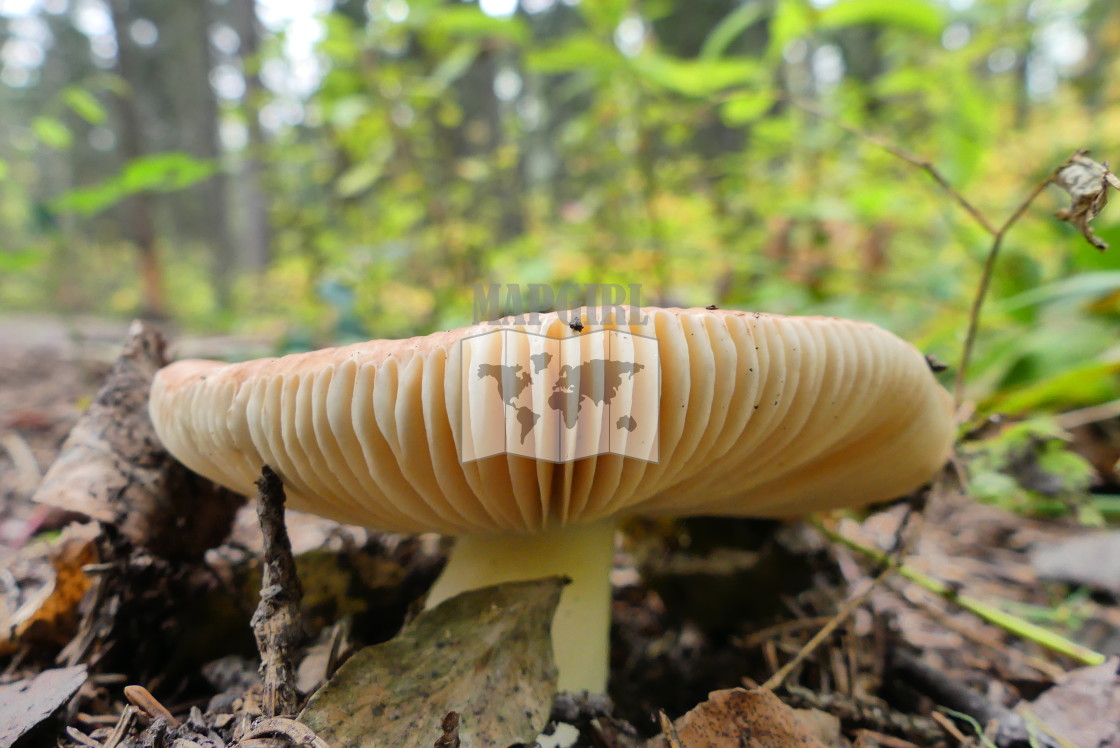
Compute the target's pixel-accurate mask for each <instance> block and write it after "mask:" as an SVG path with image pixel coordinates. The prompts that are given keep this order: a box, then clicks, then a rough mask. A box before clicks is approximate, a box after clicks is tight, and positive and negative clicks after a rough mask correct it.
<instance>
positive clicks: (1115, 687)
mask: <svg viewBox="0 0 1120 748" xmlns="http://www.w3.org/2000/svg"><path fill="white" fill-rule="evenodd" d="M1118 665H1120V660H1117V659H1116V658H1113V659H1111V660H1109V661H1108V662H1106V663H1104V664H1103V665H1094V666H1093V667H1083V668H1078V669H1077V670H1073V671H1071V672H1069V673H1066V675H1065V676H1064V677H1063V678H1062V680H1061V682H1060V683H1058V685H1056V686H1054V687H1053V688H1051V689H1050V690H1048V691H1046V692H1045V693H1043V694H1042V695H1041V696H1039V697H1038V698H1037V699H1035V700H1034V701H1033V702H1031V704H1030V705H1029V706H1028V707H1026V708H1025V709H1024V708H1022V707H1021V708H1020V709H1019V711H1021V712H1022V713H1023V716H1024V717H1025V718H1026V721H1027V723H1028V724H1032V723H1033V724H1034V725H1035V726H1036V727H1039V728H1041V729H1042V731H1043V732H1045V733H1048V734H1049V735H1051V736H1052V737H1054V738H1059V739H1061V740H1064V741H1067V743H1069V744H1073V745H1076V746H1078V748H1120V677H1118V676H1117V666H1118Z"/></svg>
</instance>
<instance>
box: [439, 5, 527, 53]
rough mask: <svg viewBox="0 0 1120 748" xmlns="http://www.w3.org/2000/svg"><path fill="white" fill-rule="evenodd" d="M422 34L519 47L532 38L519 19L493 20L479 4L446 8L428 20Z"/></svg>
mask: <svg viewBox="0 0 1120 748" xmlns="http://www.w3.org/2000/svg"><path fill="white" fill-rule="evenodd" d="M422 31H423V32H424V33H425V34H443V35H446V36H450V37H454V38H456V39H505V40H506V41H509V42H514V43H518V44H520V43H523V42H526V41H528V40H529V38H530V37H531V34H530V32H529V27H528V26H527V25H526V24H525V21H524V20H523V19H521V18H520V17H518V16H511V17H509V18H493V17H491V16H488V15H486V14H485V13H483V12H482V11H481V10H479V8H478V6H477V5H457V6H446V7H444V8H442V9H441V10H440V12H439V13H434V14H432V15H431V16H430V17H429V18H428V19H427V21H426V23H425V24H424V26H423V28H422Z"/></svg>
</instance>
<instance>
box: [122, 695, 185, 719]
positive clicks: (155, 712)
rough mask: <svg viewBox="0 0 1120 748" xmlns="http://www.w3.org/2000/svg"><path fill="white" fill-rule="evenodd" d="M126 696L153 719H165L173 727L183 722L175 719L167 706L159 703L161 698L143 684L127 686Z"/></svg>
mask: <svg viewBox="0 0 1120 748" xmlns="http://www.w3.org/2000/svg"><path fill="white" fill-rule="evenodd" d="M124 697H125V698H126V699H128V701H129V703H130V704H132V705H133V706H134V707H136V708H137V709H139V710H140V711H142V712H144V714H146V715H148V716H149V717H151V718H152V719H165V720H167V724H169V725H171V726H172V727H178V726H179V725H181V724H182V723H181V722H180V721H179V720H177V719H175V717H174V716H173V715H172V714H171V712H170V711H169V710H168V708H167V707H165V706H164V705H163V704H161V703H159V700H157V699H156V697H155V696H152V694H151V692H150V691H148V689H146V688H144V687H143V686H125V687H124Z"/></svg>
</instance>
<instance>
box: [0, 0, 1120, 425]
mask: <svg viewBox="0 0 1120 748" xmlns="http://www.w3.org/2000/svg"><path fill="white" fill-rule="evenodd" d="M1118 49H1120V3H1117V2H1115V0H649V1H648V2H636V1H627V0H582V1H580V0H564V1H557V0H520V1H519V0H481V2H461V1H460V0H368V1H367V0H334V1H333V2H332V1H331V0H190V1H189V2H187V1H176V2H171V1H169V0H0V66H2V68H0V310H2V311H7V312H50V313H55V314H60V315H77V314H97V315H109V316H119V317H127V316H130V315H136V314H139V313H142V314H146V315H149V316H156V317H165V318H169V319H171V320H174V321H175V322H177V323H178V324H180V325H181V326H183V327H185V328H187V329H190V330H194V331H197V332H204V331H215V330H221V331H228V332H235V333H249V332H251V333H253V334H265V335H268V336H270V337H271V338H273V339H275V340H277V341H283V344H284V345H287V346H288V347H290V348H295V347H299V346H310V345H320V344H324V343H330V342H346V341H350V340H354V339H359V338H360V339H365V338H370V337H401V336H406V335H411V334H422V333H426V332H429V331H432V330H435V329H441V328H449V327H456V326H460V325H463V324H467V323H469V322H470V321H471V316H472V312H473V301H474V298H473V292H472V284H475V283H550V284H557V285H558V284H560V283H564V282H575V283H595V282H615V283H623V284H631V283H641V284H643V286H642V302H643V303H645V304H657V305H670V304H673V305H683V306H694V305H698V306H703V305H707V304H711V303H715V304H718V305H720V306H721V307H734V308H742V309H749V310H757V311H770V312H780V313H814V314H835V315H842V316H850V317H857V318H862V319H868V320H872V321H875V322H879V323H881V324H884V325H886V326H888V327H889V328H890V329H892V330H894V331H895V332H897V333H899V334H901V335H903V336H906V337H907V338H909V339H911V340H913V341H914V342H915V343H916V344H917V345H919V347H921V348H922V349H923V350H925V351H927V352H929V353H932V354H935V355H936V356H937V357H939V358H940V359H942V360H944V361H946V362H947V363H950V364H955V363H956V362H957V360H958V359H959V356H960V345H961V341H962V339H963V336H964V330H965V326H966V323H967V318H968V307H969V304H970V301H971V297H972V295H973V293H974V291H975V288H976V284H977V282H978V279H979V276H980V269H981V265H982V262H983V258H984V256H985V254H986V252H987V249H988V247H989V245H990V237H988V236H987V235H986V234H985V233H984V232H983V231H982V230H981V229H980V228H979V227H978V226H977V225H976V224H975V222H974V221H972V219H971V218H970V217H969V216H968V215H967V214H966V213H965V212H964V211H963V210H961V209H960V207H959V206H958V205H956V204H955V203H954V202H953V201H952V200H951V199H950V198H949V197H948V196H946V194H945V193H944V192H943V191H941V190H940V189H939V188H938V187H937V185H936V184H934V183H933V181H932V180H930V179H929V178H928V176H927V175H926V174H924V173H922V172H921V171H920V170H918V169H916V168H914V167H913V166H912V165H909V164H907V163H905V162H903V161H901V160H899V159H898V158H896V157H894V156H892V155H891V154H889V153H887V152H885V151H883V150H881V149H878V148H876V147H875V146H873V145H870V144H868V143H866V142H864V141H863V140H861V139H859V138H857V137H855V136H853V135H852V134H850V133H849V132H846V131H845V129H844V128H842V127H840V126H838V125H837V123H836V122H834V121H830V120H826V119H822V118H819V117H817V116H814V115H813V114H810V113H809V112H807V111H806V110H805V109H804V108H801V107H798V106H794V105H792V104H791V102H792V101H795V100H799V101H803V102H807V103H809V104H812V105H815V106H817V107H819V108H820V109H822V110H824V111H827V112H828V113H830V114H831V116H833V117H835V118H836V120H838V121H841V122H844V123H846V124H848V125H851V126H852V127H855V128H858V129H859V130H861V131H864V132H867V133H874V134H877V135H879V136H882V137H884V138H887V139H888V140H890V141H893V142H895V143H898V144H900V145H902V146H904V147H905V148H907V149H909V150H911V151H914V152H916V153H919V154H922V155H923V156H925V157H928V158H929V159H930V160H931V161H932V162H933V163H935V164H936V165H937V166H938V167H939V168H940V169H941V170H942V171H943V172H944V173H945V174H946V175H947V176H948V178H949V180H950V181H951V182H952V184H953V185H954V186H956V187H957V188H959V189H960V190H961V191H962V192H963V193H964V194H966V195H968V196H969V197H970V199H971V200H972V201H973V202H974V203H975V204H976V205H977V206H978V207H979V209H980V210H981V211H983V212H984V213H985V214H986V215H988V216H989V218H990V219H991V220H992V221H993V222H994V223H997V224H998V223H999V222H1002V220H1003V219H1004V218H1005V217H1006V216H1007V215H1008V214H1009V213H1010V212H1011V211H1012V210H1013V209H1014V207H1015V206H1016V205H1018V204H1019V203H1020V201H1021V200H1022V199H1023V197H1024V196H1025V195H1026V194H1027V193H1028V192H1029V190H1030V189H1031V187H1032V186H1033V185H1034V184H1035V183H1036V182H1037V181H1038V180H1039V179H1041V178H1043V177H1045V176H1046V175H1047V174H1048V173H1050V172H1051V170H1053V169H1054V168H1055V167H1056V166H1058V165H1059V164H1061V163H1062V162H1063V161H1065V159H1066V158H1067V157H1068V156H1069V155H1070V153H1071V152H1072V151H1074V150H1075V149H1077V148H1090V149H1092V153H1093V155H1094V157H1095V158H1097V159H1099V160H1104V161H1107V160H1109V159H1110V158H1112V159H1117V158H1120V63H1118V62H1117V60H1116V58H1115V50H1118ZM1062 205H1068V198H1067V197H1066V196H1065V195H1063V194H1062V193H1060V192H1059V191H1058V190H1057V189H1056V188H1051V191H1050V192H1047V193H1046V194H1045V195H1043V196H1042V198H1041V199H1040V200H1038V201H1037V202H1036V203H1035V204H1034V206H1033V207H1032V208H1031V210H1030V211H1029V212H1028V214H1027V215H1026V216H1025V217H1024V219H1023V220H1022V221H1021V222H1020V223H1018V224H1017V225H1016V226H1015V228H1014V229H1013V230H1012V232H1011V233H1010V234H1009V236H1008V238H1007V241H1006V243H1005V246H1004V251H1003V254H1002V256H1001V258H1000V262H999V265H998V266H997V269H996V276H995V279H994V282H993V287H992V294H991V297H990V299H989V303H988V305H987V307H986V309H985V314H984V318H983V320H984V324H983V327H982V328H981V337H980V340H979V344H978V348H977V352H976V357H975V361H974V364H973V369H972V370H971V376H970V393H971V394H972V395H973V396H975V397H978V398H980V399H981V402H982V405H983V406H984V407H985V408H990V409H995V408H998V409H1000V410H1003V411H1005V412H1026V411H1030V410H1032V409H1043V408H1045V409H1068V408H1072V407H1077V406H1081V405H1088V404H1091V403H1097V402H1103V401H1107V400H1111V399H1115V398H1117V397H1120V388H1118V382H1120V379H1118V373H1120V344H1118V336H1117V325H1118V323H1120V254H1117V253H1116V252H1113V253H1107V252H1106V253H1098V252H1097V251H1096V250H1094V249H1092V248H1091V247H1090V246H1089V245H1087V244H1086V243H1085V242H1084V241H1083V239H1082V238H1081V237H1080V236H1079V235H1078V234H1077V232H1076V230H1075V229H1074V228H1072V227H1070V226H1069V225H1067V224H1064V223H1061V222H1059V221H1057V220H1055V219H1054V216H1053V213H1054V211H1055V210H1056V209H1058V208H1060V207H1061V206H1062ZM1095 226H1096V230H1097V233H1098V234H1100V235H1101V236H1102V237H1103V238H1104V239H1105V240H1106V241H1110V242H1111V243H1113V244H1120V211H1112V212H1110V209H1106V210H1105V212H1104V214H1103V215H1102V216H1101V218H1100V219H1098V221H1097V223H1096V224H1095ZM949 375H951V372H950V374H949Z"/></svg>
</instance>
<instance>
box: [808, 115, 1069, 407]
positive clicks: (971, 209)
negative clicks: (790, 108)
mask: <svg viewBox="0 0 1120 748" xmlns="http://www.w3.org/2000/svg"><path fill="white" fill-rule="evenodd" d="M790 103H792V104H793V105H794V106H796V107H798V108H799V109H802V110H804V111H806V112H809V113H810V114H812V115H814V116H817V117H820V118H821V119H823V120H827V121H828V122H831V123H833V124H834V125H836V126H837V127H839V128H840V129H842V130H844V131H845V132H847V133H850V134H852V135H854V136H856V137H857V138H859V139H860V140H863V141H865V142H867V143H870V144H871V145H874V146H876V147H878V148H881V149H883V150H884V151H886V152H887V153H890V154H892V155H894V156H896V157H898V158H899V159H901V160H903V161H905V162H906V163H908V164H910V165H912V166H915V167H917V168H919V169H921V170H922V171H924V172H926V173H927V174H929V176H930V178H932V179H933V181H935V182H937V184H938V186H939V187H941V189H942V190H943V191H944V192H945V194H947V195H948V196H949V197H951V198H952V199H953V200H954V201H955V202H956V203H957V205H959V206H960V207H961V208H963V209H964V211H965V212H966V213H968V215H969V216H970V217H971V218H972V220H974V221H975V222H976V224H977V225H978V226H979V227H980V228H981V229H983V230H984V231H985V232H986V233H987V234H989V235H990V236H991V237H992V244H991V246H990V247H989V249H988V255H987V257H986V258H985V259H984V269H983V270H982V271H981V273H980V282H979V284H978V285H977V287H976V295H975V297H974V298H973V300H972V308H971V310H970V311H969V316H968V330H967V331H966V332H965V337H964V345H963V346H962V348H961V359H960V364H959V365H958V366H957V376H956V380H955V381H954V383H953V399H954V401H955V402H956V405H957V407H958V408H960V406H961V403H962V402H963V401H964V385H965V378H966V377H967V375H968V365H969V362H970V361H971V359H972V349H973V348H974V347H975V345H976V334H977V332H978V331H979V328H980V312H981V310H982V309H983V307H984V299H985V298H986V297H987V295H988V288H989V287H990V286H991V283H992V275H993V274H994V272H995V266H996V258H997V257H999V251H1000V249H1001V248H1002V247H1003V238H1004V237H1005V236H1006V235H1007V232H1008V231H1010V230H1011V227H1012V226H1014V225H1015V224H1016V223H1017V222H1018V221H1019V219H1020V218H1022V217H1023V214H1024V213H1026V212H1027V209H1028V208H1029V207H1030V206H1031V203H1033V202H1034V201H1035V199H1037V198H1038V196H1039V195H1041V194H1042V191H1043V190H1044V189H1046V186H1047V185H1049V184H1051V183H1052V182H1053V181H1054V179H1055V177H1057V175H1058V172H1059V171H1061V170H1062V169H1063V168H1065V167H1066V166H1068V165H1069V164H1070V163H1072V162H1073V161H1074V159H1075V158H1076V157H1077V156H1078V155H1079V154H1080V153H1082V152H1081V151H1078V152H1076V153H1074V155H1072V156H1070V158H1069V159H1067V160H1066V161H1065V162H1064V163H1062V164H1061V165H1060V166H1058V167H1057V168H1056V169H1054V170H1053V171H1052V172H1050V174H1048V175H1047V176H1046V178H1045V179H1043V180H1042V181H1041V182H1039V183H1038V184H1036V185H1035V187H1034V189H1033V190H1031V191H1030V193H1029V194H1028V195H1027V196H1026V197H1025V198H1024V199H1023V201H1022V202H1021V203H1019V205H1018V207H1016V208H1015V210H1014V211H1012V213H1011V215H1010V216H1008V217H1007V220H1005V221H1004V222H1003V223H1002V224H1001V225H1000V226H999V227H998V228H997V227H996V226H995V224H994V223H992V221H990V220H989V219H988V218H987V216H985V215H984V214H983V213H982V212H981V211H980V209H979V208H977V207H976V206H975V205H973V204H972V202H971V201H970V200H969V199H968V198H967V197H965V196H964V195H963V194H962V193H961V192H960V191H959V190H957V188H955V187H953V185H952V184H951V183H950V182H949V180H948V179H947V178H946V177H945V175H944V174H942V173H941V171H940V170H939V169H938V168H937V167H936V166H935V165H934V164H933V162H931V161H930V160H929V159H927V158H924V157H922V156H919V155H918V154H916V153H913V152H911V151H908V150H906V149H905V148H903V147H901V146H899V145H897V144H896V143H893V142H891V141H889V140H887V139H886V138H883V137H881V136H878V135H873V134H870V133H866V132H863V131H862V130H859V129H857V128H855V127H852V126H851V125H849V124H847V123H845V122H841V121H839V120H837V119H836V118H835V117H833V116H832V115H830V114H829V113H828V112H826V111H824V110H823V109H821V108H819V107H817V106H816V105H814V104H811V103H809V102H806V101H800V100H797V99H791V100H790Z"/></svg>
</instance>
